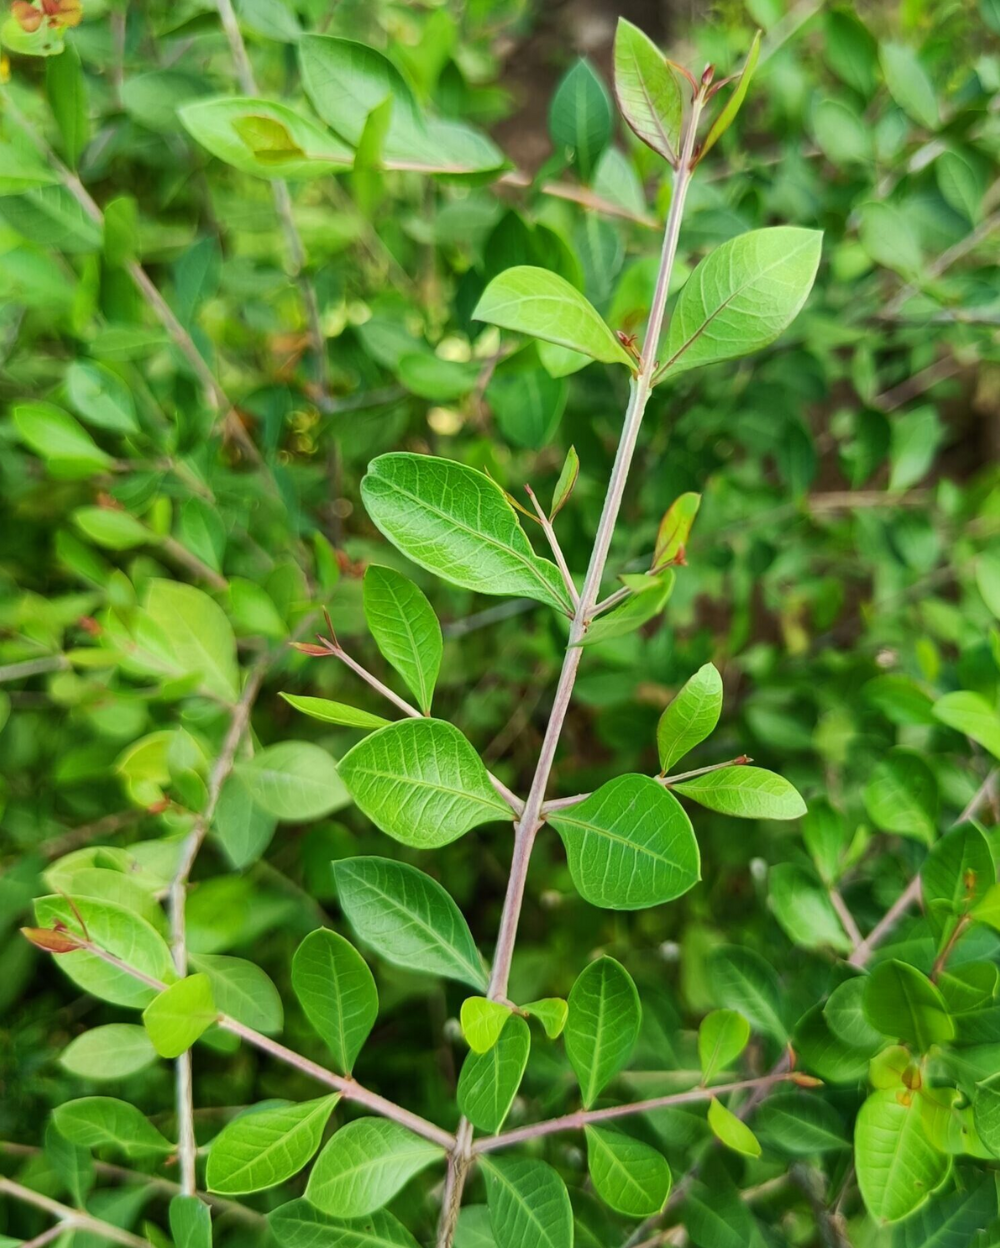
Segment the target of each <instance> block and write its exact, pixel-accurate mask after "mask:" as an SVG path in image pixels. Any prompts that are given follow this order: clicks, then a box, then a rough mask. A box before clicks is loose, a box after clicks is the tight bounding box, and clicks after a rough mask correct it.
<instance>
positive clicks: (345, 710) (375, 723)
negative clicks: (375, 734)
mask: <svg viewBox="0 0 1000 1248" xmlns="http://www.w3.org/2000/svg"><path fill="white" fill-rule="evenodd" d="M279 697H282V698H284V699H285V701H286V702H287V703H288V705H289V706H293V707H294V708H295V709H296V710H297V711H301V712H302V714H303V715H308V716H309V717H310V718H311V719H318V720H321V721H322V722H323V723H324V724H340V725H341V727H344V728H364V729H375V728H385V726H386V725H387V724H389V723H391V722H392V721H391V720H388V719H383V718H382V716H381V715H372V714H371V712H370V711H359V710H358V709H357V707H354V706H346V705H345V704H344V703H343V702H331V701H330V699H329V698H310V697H303V696H301V695H299V694H295V693H281V694H279Z"/></svg>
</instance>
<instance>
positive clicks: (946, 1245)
mask: <svg viewBox="0 0 1000 1248" xmlns="http://www.w3.org/2000/svg"><path fill="white" fill-rule="evenodd" d="M996 1213H997V1191H996V1181H995V1180H994V1178H993V1177H992V1175H991V1176H990V1177H988V1178H987V1179H986V1180H984V1181H983V1182H980V1183H976V1184H975V1185H974V1186H970V1187H968V1188H966V1187H963V1188H961V1189H960V1190H958V1191H955V1192H952V1193H950V1195H947V1196H940V1195H939V1196H936V1198H935V1199H934V1200H932V1201H930V1202H929V1203H928V1204H926V1205H924V1207H923V1208H922V1209H918V1210H917V1212H916V1213H915V1214H913V1215H912V1216H911V1217H908V1218H907V1219H906V1221H905V1222H901V1223H900V1224H899V1225H898V1226H896V1227H894V1228H893V1237H892V1248H966V1246H967V1245H968V1244H973V1243H975V1237H976V1234H977V1232H978V1231H981V1230H982V1228H983V1227H984V1226H987V1225H988V1224H989V1223H990V1222H992V1221H993V1219H994V1218H995V1217H996Z"/></svg>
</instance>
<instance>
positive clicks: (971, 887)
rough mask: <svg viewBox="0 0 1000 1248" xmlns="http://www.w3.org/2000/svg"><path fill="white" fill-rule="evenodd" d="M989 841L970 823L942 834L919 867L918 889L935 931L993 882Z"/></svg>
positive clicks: (968, 906) (974, 901)
mask: <svg viewBox="0 0 1000 1248" xmlns="http://www.w3.org/2000/svg"><path fill="white" fill-rule="evenodd" d="M996 875H997V871H996V866H995V864H994V862H993V854H992V853H991V852H990V846H989V842H988V841H987V840H986V837H985V836H984V835H983V834H982V832H980V831H979V829H978V828H976V827H974V826H973V825H971V824H966V825H965V826H964V827H961V828H955V829H954V831H952V832H949V833H948V835H947V836H943V837H942V838H941V840H939V841H938V842H937V843H936V844H935V845H934V847H933V849H932V850H931V852H930V853H929V854H928V855H927V858H926V860H925V861H924V865H923V866H922V867H921V868H920V892H921V897H922V899H923V903H924V908H925V910H926V913H927V919H928V921H929V922H930V924H931V925H932V927H933V928H934V930H935V931H936V932H941V931H943V930H945V929H946V928H947V929H948V930H950V928H951V926H952V923H951V922H950V920H953V919H954V918H957V917H959V916H961V915H963V914H966V913H968V911H969V910H970V909H971V908H972V907H973V906H975V905H976V904H977V902H979V901H981V900H982V899H983V897H984V896H985V895H986V893H987V891H988V890H989V889H990V887H991V886H992V885H993V884H995V883H996Z"/></svg>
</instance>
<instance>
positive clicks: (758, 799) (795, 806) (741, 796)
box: [671, 767, 806, 819]
mask: <svg viewBox="0 0 1000 1248" xmlns="http://www.w3.org/2000/svg"><path fill="white" fill-rule="evenodd" d="M671 787H672V788H673V789H675V790H676V791H677V792H678V793H683V794H684V796H685V797H690V798H692V799H693V800H694V801H696V802H697V803H698V804H699V805H701V806H707V807H708V809H709V810H717V811H718V812H719V814H720V815H734V816H735V817H736V818H738V819H799V818H801V816H802V815H804V814H805V813H806V804H805V802H804V801H803V800H802V798H801V797H800V796H799V792H798V790H797V789H796V788H795V786H794V785H791V784H789V782H788V781H787V780H786V779H785V778H784V776H779V775H776V774H775V773H774V772H773V771H765V770H764V769H763V768H762V767H720V768H719V770H718V771H709V772H706V773H705V775H703V776H695V777H694V778H693V779H691V780H683V781H681V782H680V783H679V784H674V785H672V786H671Z"/></svg>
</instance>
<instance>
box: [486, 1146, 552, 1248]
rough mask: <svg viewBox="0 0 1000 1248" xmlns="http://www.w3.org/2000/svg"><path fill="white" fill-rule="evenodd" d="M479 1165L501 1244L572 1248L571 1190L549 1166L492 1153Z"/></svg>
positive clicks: (520, 1247)
mask: <svg viewBox="0 0 1000 1248" xmlns="http://www.w3.org/2000/svg"><path fill="white" fill-rule="evenodd" d="M479 1164H480V1166H481V1167H482V1171H483V1176H484V1177H485V1179H486V1199H487V1202H488V1204H489V1210H490V1223H491V1225H492V1227H493V1237H494V1239H495V1240H496V1244H497V1248H527V1245H528V1244H530V1245H531V1246H532V1248H573V1210H572V1207H571V1206H570V1203H569V1193H568V1192H567V1191H566V1184H565V1183H564V1182H563V1181H562V1179H561V1178H560V1177H559V1175H558V1174H557V1173H556V1172H555V1170H553V1169H552V1167H551V1166H549V1165H547V1164H546V1163H545V1162H544V1161H529V1160H525V1159H521V1158H514V1157H495V1156H492V1155H489V1156H483V1157H481V1158H480V1162H479Z"/></svg>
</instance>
